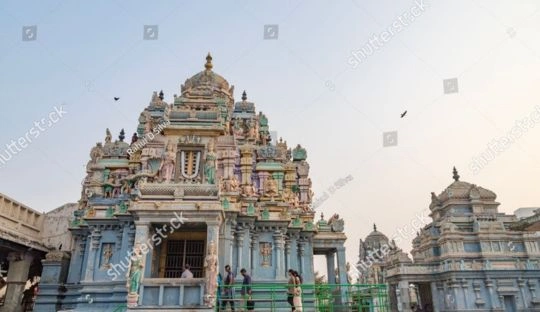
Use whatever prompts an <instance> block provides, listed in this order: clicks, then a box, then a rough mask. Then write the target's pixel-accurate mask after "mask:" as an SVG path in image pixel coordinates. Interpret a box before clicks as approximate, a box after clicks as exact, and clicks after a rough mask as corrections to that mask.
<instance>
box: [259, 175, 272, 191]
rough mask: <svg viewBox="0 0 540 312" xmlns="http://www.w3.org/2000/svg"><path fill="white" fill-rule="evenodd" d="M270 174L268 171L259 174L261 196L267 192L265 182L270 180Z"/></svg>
mask: <svg viewBox="0 0 540 312" xmlns="http://www.w3.org/2000/svg"><path fill="white" fill-rule="evenodd" d="M268 176H270V174H269V173H268V172H266V171H261V172H259V194H265V192H266V190H265V189H264V185H265V183H264V182H265V181H266V179H268Z"/></svg>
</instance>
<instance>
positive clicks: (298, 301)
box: [293, 271, 302, 312]
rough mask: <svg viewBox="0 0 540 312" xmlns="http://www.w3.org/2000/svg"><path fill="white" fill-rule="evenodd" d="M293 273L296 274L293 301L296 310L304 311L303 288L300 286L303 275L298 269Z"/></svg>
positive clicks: (298, 311)
mask: <svg viewBox="0 0 540 312" xmlns="http://www.w3.org/2000/svg"><path fill="white" fill-rule="evenodd" d="M293 275H294V297H293V303H294V307H295V311H297V312H302V288H301V287H300V286H301V285H302V277H301V276H300V274H298V272H296V271H293Z"/></svg>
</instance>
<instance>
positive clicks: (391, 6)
mask: <svg viewBox="0 0 540 312" xmlns="http://www.w3.org/2000/svg"><path fill="white" fill-rule="evenodd" d="M425 3H427V5H428V6H429V7H428V8H426V9H425V11H424V12H422V13H421V15H420V16H418V17H417V18H416V20H415V21H414V22H411V23H409V25H408V26H406V27H403V29H402V30H401V31H400V32H399V33H397V34H395V35H394V36H393V37H391V38H390V39H389V40H388V42H386V43H385V44H384V46H383V47H382V48H380V49H378V50H377V51H375V52H374V53H373V54H372V55H370V56H368V57H367V58H366V59H365V60H363V61H362V63H361V64H360V65H358V66H357V67H356V68H354V69H353V68H352V67H351V66H350V64H349V63H348V60H349V57H350V56H351V52H352V51H355V50H358V49H360V48H362V47H364V45H365V44H366V43H368V41H369V39H370V37H371V36H372V35H373V34H380V33H381V32H382V31H384V30H385V29H387V28H388V27H390V26H391V25H392V24H393V23H394V22H395V21H396V18H397V17H398V16H401V15H402V14H403V13H404V12H406V11H408V10H409V9H410V8H411V7H412V6H414V5H415V4H414V2H413V1H402V0H399V1H398V0H377V1H361V0H354V1H298V0H288V1H259V2H255V1H230V2H226V3H225V2H223V1H197V2H195V1H167V2H165V1H2V2H1V3H0V71H1V73H2V74H1V75H0V88H1V89H0V91H1V92H0V103H2V104H1V116H2V123H1V124H0V130H1V131H0V153H2V152H3V151H4V147H5V144H9V142H10V141H11V140H12V139H18V138H19V137H21V136H24V135H25V133H26V132H27V131H29V129H30V128H31V127H32V125H33V122H34V121H37V120H40V119H42V118H46V117H47V116H48V114H49V112H51V111H53V110H54V106H59V105H62V104H63V103H64V108H65V110H66V111H67V112H68V113H67V114H66V115H65V116H64V117H63V118H62V119H61V120H60V121H59V122H58V123H56V124H54V125H53V126H52V127H51V128H48V129H47V130H46V131H45V132H43V133H41V135H40V136H39V137H38V138H37V139H35V141H33V142H32V143H31V144H30V145H29V146H28V147H27V148H26V149H24V150H23V151H22V152H20V153H18V154H17V155H14V157H13V158H12V159H11V160H10V161H9V162H7V163H6V165H5V166H2V165H0V175H1V177H2V179H0V192H1V193H4V194H6V195H8V196H10V197H12V198H14V199H16V200H18V201H21V202H23V203H25V204H27V205H29V206H31V207H32V208H34V209H36V210H38V211H48V210H51V209H53V208H56V207H58V206H60V205H62V204H64V203H66V202H74V201H77V200H78V199H79V196H80V183H81V181H82V179H83V178H84V175H85V172H84V165H85V164H86V162H87V161H88V158H89V151H90V148H91V147H92V146H93V145H95V143H96V142H97V141H101V140H103V138H104V136H105V128H107V127H109V128H111V130H112V131H113V134H114V135H115V136H117V135H118V132H119V130H120V129H121V128H125V129H126V132H127V133H128V135H127V136H128V138H129V137H130V136H131V134H132V133H133V132H134V130H135V128H136V126H137V118H138V116H139V113H140V112H141V111H142V109H143V108H144V107H145V106H146V105H147V104H148V102H149V100H150V97H151V95H152V91H154V90H160V89H163V91H164V92H165V97H166V100H168V101H171V100H172V95H173V94H174V93H179V92H180V91H179V89H180V84H181V83H183V82H184V81H185V79H186V78H188V77H190V76H191V75H193V74H195V73H197V72H198V71H200V70H202V69H203V64H204V57H205V56H206V53H207V52H209V51H210V52H211V53H212V55H213V57H214V70H215V72H217V73H219V74H221V75H223V76H224V77H225V78H226V79H228V81H229V82H230V83H231V84H233V85H235V90H236V92H235V96H236V97H237V98H239V97H240V95H241V92H242V90H244V89H246V90H247V93H248V98H249V99H250V100H251V101H254V102H255V103H256V107H257V109H259V110H262V111H264V112H265V113H266V115H267V116H268V117H269V120H270V126H271V128H272V130H276V131H278V135H279V136H283V138H284V139H286V140H287V142H288V143H289V146H294V145H296V144H297V143H301V144H302V145H303V146H305V147H307V149H308V160H309V161H310V164H311V176H312V180H313V182H314V190H315V193H316V197H319V196H321V195H322V194H323V192H324V191H325V190H326V189H327V188H328V187H330V186H331V185H332V184H333V183H334V182H335V181H337V180H338V179H340V178H344V177H346V176H348V175H352V176H353V177H354V180H353V181H352V182H350V183H348V184H347V185H345V186H343V187H342V188H341V189H339V190H337V191H336V192H335V193H334V194H332V195H331V196H329V199H328V200H326V201H325V202H324V204H323V205H321V206H320V207H318V208H317V210H318V211H323V212H324V213H325V214H326V216H327V217H329V216H330V215H331V214H333V213H334V212H337V213H339V214H340V215H341V216H342V217H344V218H345V220H346V229H347V235H348V237H349V241H348V244H347V247H348V252H347V256H348V259H349V261H352V262H356V260H357V252H358V249H357V246H358V239H359V238H360V237H365V236H366V235H367V234H368V233H369V232H370V231H371V229H372V223H373V222H376V223H377V225H378V228H379V230H380V231H383V232H385V233H386V234H387V235H391V234H392V233H393V232H394V231H395V230H396V229H397V228H403V227H404V226H405V225H406V224H410V223H411V222H412V220H413V219H414V218H415V217H414V216H415V214H417V213H420V212H421V211H422V210H423V209H425V208H426V207H427V206H428V205H429V202H430V192H432V191H434V192H436V193H439V192H441V191H442V190H443V189H444V188H445V187H446V186H448V184H450V183H451V182H452V179H451V169H452V166H454V165H455V166H456V167H457V168H458V169H459V170H460V174H461V179H462V180H464V181H468V182H471V183H476V184H479V185H481V186H484V187H486V188H489V189H491V190H493V191H495V192H496V193H497V194H498V200H499V201H500V202H501V203H502V205H501V207H500V210H501V211H504V212H512V211H514V210H515V209H517V208H519V207H525V206H540V198H539V197H538V185H539V180H540V178H539V177H540V166H539V160H540V149H539V148H538V146H539V143H538V142H539V139H540V126H537V127H534V128H532V129H530V130H527V131H525V133H524V134H523V135H522V136H521V137H520V138H519V139H518V140H516V142H514V143H513V144H511V145H510V146H509V147H508V148H507V149H506V150H505V151H504V152H502V153H501V154H500V155H498V156H497V157H496V158H495V159H494V160H492V161H490V162H489V164H487V165H486V166H485V167H484V168H482V169H481V170H480V171H479V172H478V173H477V174H476V175H474V174H473V172H472V171H471V170H470V169H469V165H470V163H471V161H472V159H473V157H476V156H478V155H479V154H480V153H482V152H484V151H485V150H486V148H487V144H488V143H489V142H491V141H492V140H493V139H496V138H499V137H501V136H503V135H505V134H506V133H507V132H508V131H510V129H512V127H513V126H514V124H515V122H516V120H518V119H523V118H524V117H526V116H528V115H530V114H531V113H532V112H533V111H534V110H535V106H537V105H540V36H539V35H538V34H539V32H540V13H539V9H540V2H539V1H511V0H508V1H493V0H485V1H438V2H434V1H425ZM145 24H147V25H153V24H156V25H158V26H159V35H158V40H153V41H145V40H142V36H143V25H145ZM265 24H278V25H279V37H278V39H277V40H263V27H264V25H265ZM30 25H36V26H37V40H35V41H22V40H21V39H22V38H21V37H22V27H23V26H30ZM454 77H457V78H458V84H459V92H458V93H455V94H444V93H443V79H448V78H454ZM114 96H118V97H120V98H121V99H120V101H118V102H114V101H113V100H112V98H113V97H114ZM404 110H408V114H407V116H406V117H405V118H403V119H400V118H399V115H400V113H402V112H403V111H404ZM392 130H397V131H398V146H396V147H390V148H383V147H382V132H384V131H392ZM411 239H412V237H411V238H409V239H406V240H407V243H401V244H400V245H401V246H402V247H404V248H405V249H406V250H409V249H410V240H411Z"/></svg>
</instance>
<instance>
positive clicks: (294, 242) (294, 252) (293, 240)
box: [287, 232, 302, 272]
mask: <svg viewBox="0 0 540 312" xmlns="http://www.w3.org/2000/svg"><path fill="white" fill-rule="evenodd" d="M289 237H290V244H289V247H290V249H291V252H290V254H289V266H288V267H287V269H293V270H297V271H298V272H302V271H301V270H300V265H299V263H298V237H299V236H298V232H292V233H290V236H289Z"/></svg>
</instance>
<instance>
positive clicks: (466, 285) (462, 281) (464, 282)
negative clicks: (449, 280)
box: [461, 279, 469, 309]
mask: <svg viewBox="0 0 540 312" xmlns="http://www.w3.org/2000/svg"><path fill="white" fill-rule="evenodd" d="M468 286H469V285H468V284H467V280H466V279H462V280H461V288H462V289H463V304H464V306H463V308H464V309H469V302H468V300H467V294H468V293H469V292H468V291H467V288H468Z"/></svg>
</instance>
